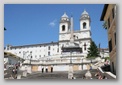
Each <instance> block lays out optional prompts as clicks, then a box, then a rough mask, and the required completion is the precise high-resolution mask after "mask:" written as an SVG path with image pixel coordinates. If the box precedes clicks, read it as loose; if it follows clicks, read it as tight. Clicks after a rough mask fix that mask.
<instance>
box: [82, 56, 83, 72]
mask: <svg viewBox="0 0 122 85" xmlns="http://www.w3.org/2000/svg"><path fill="white" fill-rule="evenodd" d="M82 70H83V58H82Z"/></svg>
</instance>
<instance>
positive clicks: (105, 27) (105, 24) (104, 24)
mask: <svg viewBox="0 0 122 85" xmlns="http://www.w3.org/2000/svg"><path fill="white" fill-rule="evenodd" d="M102 26H103V28H104V29H107V21H104V23H103V25H102Z"/></svg>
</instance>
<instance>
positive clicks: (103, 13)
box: [100, 4, 108, 21]
mask: <svg viewBox="0 0 122 85" xmlns="http://www.w3.org/2000/svg"><path fill="white" fill-rule="evenodd" d="M107 8H108V4H105V5H104V8H103V11H102V15H101V18H100V21H103V19H104V16H105V14H106V11H107Z"/></svg>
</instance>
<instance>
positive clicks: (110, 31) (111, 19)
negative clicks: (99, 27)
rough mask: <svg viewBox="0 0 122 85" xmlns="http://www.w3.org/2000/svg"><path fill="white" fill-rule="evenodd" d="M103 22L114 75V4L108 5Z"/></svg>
mask: <svg viewBox="0 0 122 85" xmlns="http://www.w3.org/2000/svg"><path fill="white" fill-rule="evenodd" d="M113 10H114V12H113ZM113 15H114V17H113ZM104 21H107V30H108V43H109V52H110V53H109V55H110V62H111V70H112V72H113V73H114V74H116V5H115V4H109V5H108V7H107V10H106V13H105V16H104Z"/></svg>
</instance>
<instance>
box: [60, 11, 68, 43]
mask: <svg viewBox="0 0 122 85" xmlns="http://www.w3.org/2000/svg"><path fill="white" fill-rule="evenodd" d="M68 32H70V19H69V17H68V16H67V14H66V12H65V13H64V14H63V15H62V17H61V19H60V24H59V41H62V40H67V39H68V35H67V34H66V33H68Z"/></svg>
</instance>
